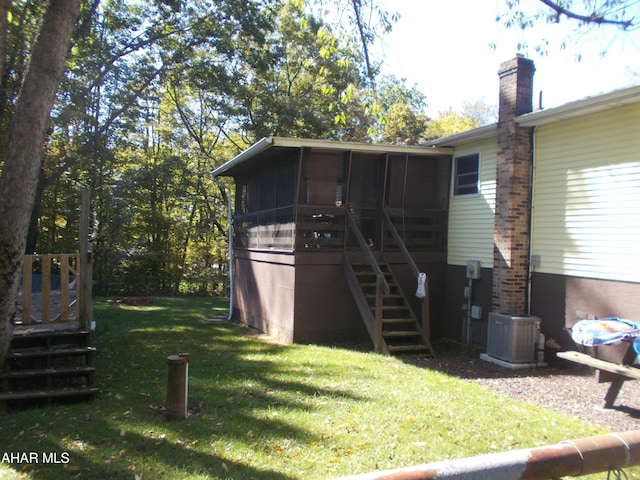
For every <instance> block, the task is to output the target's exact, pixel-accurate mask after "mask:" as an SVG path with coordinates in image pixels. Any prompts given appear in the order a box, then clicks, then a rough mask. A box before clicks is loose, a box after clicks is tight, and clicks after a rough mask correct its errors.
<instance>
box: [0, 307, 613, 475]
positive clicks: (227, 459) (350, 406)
mask: <svg viewBox="0 0 640 480" xmlns="http://www.w3.org/2000/svg"><path fill="white" fill-rule="evenodd" d="M225 309H226V303H225V301H224V300H223V299H185V298H154V300H153V304H152V305H147V306H138V307H135V306H124V305H122V306H115V305H110V304H109V303H108V302H107V300H106V299H101V300H98V301H97V302H96V303H95V318H96V320H97V329H96V333H95V334H94V335H93V336H92V344H93V345H95V346H96V347H97V352H98V353H97V354H96V356H95V360H94V366H95V367H96V369H97V370H96V384H97V385H98V387H99V388H100V395H99V396H98V398H97V399H96V400H95V401H92V402H90V403H81V404H76V405H60V406H56V407H46V408H41V409H36V410H27V411H22V412H20V411H18V412H12V413H11V414H10V415H4V416H1V417H0V434H2V436H3V437H4V438H6V439H7V442H8V443H7V445H9V444H10V445H11V450H10V451H12V452H43V451H46V452H58V453H59V454H61V453H63V452H67V453H68V454H69V460H70V461H69V463H68V464H58V465H44V464H32V465H6V464H3V465H1V466H0V475H2V474H4V475H6V476H7V477H9V478H14V477H13V475H14V474H15V475H20V474H23V475H24V476H25V477H27V476H28V478H38V479H40V480H48V479H59V478H65V479H67V478H71V477H76V478H83V479H103V478H153V479H176V478H181V479H205V478H209V479H212V478H213V479H224V478H233V479H238V480H240V479H247V480H248V479H251V478H260V479H274V480H276V479H282V480H284V479H305V480H307V479H326V478H335V477H339V476H346V475H353V474H358V473H365V472H369V471H373V470H383V469H389V468H397V467H402V466H410V465H416V464H423V463H428V462H434V461H441V460H445V459H448V458H461V457H465V456H472V455H479V454H485V453H496V452H500V451H509V450H517V449H522V448H529V447H534V446H542V445H548V444H554V443H557V442H560V441H563V440H568V439H573V438H580V437H584V436H590V435H596V434H599V433H604V432H603V431H602V430H601V429H599V428H597V427H595V426H593V425H590V424H587V423H584V422H581V421H579V420H577V419H575V418H569V417H566V416H563V415H560V414H558V413H554V412H551V411H548V410H545V409H542V408H539V407H536V406H532V405H530V404H527V403H524V402H519V401H514V400H511V399H508V398H506V397H503V396H501V395H499V394H496V392H495V391H493V390H490V389H488V388H485V387H481V386H478V385H476V384H475V383H474V382H472V381H465V380H462V379H459V378H455V377H452V376H448V375H445V374H442V373H439V372H437V371H433V370H429V369H427V368H420V367H417V366H413V365H410V364H405V363H402V362H401V361H400V360H399V359H396V358H391V357H384V356H380V355H376V354H373V353H366V352H356V351H350V350H346V349H342V348H331V347H321V346H311V345H309V346H283V345H277V344H273V343H266V342H263V341H261V340H259V339H257V338H255V337H253V336H251V335H249V333H250V332H249V331H248V330H247V329H246V328H242V327H240V326H238V325H234V324H228V323H205V322H204V321H203V320H204V319H205V318H211V317H216V316H221V315H223V314H224V312H225ZM179 352H188V353H189V354H190V361H189V370H188V372H189V383H188V385H189V390H188V409H189V413H190V417H189V419H187V420H184V421H167V420H165V418H164V404H165V400H166V388H167V367H166V365H167V362H166V358H167V356H169V355H174V354H176V353H179ZM21 467H22V468H24V470H22V471H21V472H20V470H21ZM602 478H604V474H603V477H602Z"/></svg>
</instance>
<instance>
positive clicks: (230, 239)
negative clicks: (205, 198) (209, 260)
mask: <svg viewBox="0 0 640 480" xmlns="http://www.w3.org/2000/svg"><path fill="white" fill-rule="evenodd" d="M226 191H227V215H228V216H227V221H228V222H229V227H228V233H227V241H228V243H229V316H228V317H227V320H228V321H231V320H232V319H233V301H234V295H233V291H234V285H233V280H234V278H233V277H234V275H233V263H234V262H233V212H232V210H231V190H230V189H228V188H227V189H226Z"/></svg>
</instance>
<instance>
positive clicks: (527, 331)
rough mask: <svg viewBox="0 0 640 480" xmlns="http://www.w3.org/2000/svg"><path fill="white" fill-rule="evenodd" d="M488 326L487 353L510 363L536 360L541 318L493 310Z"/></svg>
mask: <svg viewBox="0 0 640 480" xmlns="http://www.w3.org/2000/svg"><path fill="white" fill-rule="evenodd" d="M488 327H489V329H488V332H487V355H489V356H490V357H493V358H497V359H499V360H503V361H505V362H510V363H530V362H534V361H535V352H536V342H537V340H538V335H539V333H540V318H538V317H534V316H531V315H518V314H509V313H498V312H491V313H489V326H488Z"/></svg>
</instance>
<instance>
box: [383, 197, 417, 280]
mask: <svg viewBox="0 0 640 480" xmlns="http://www.w3.org/2000/svg"><path fill="white" fill-rule="evenodd" d="M382 219H383V220H384V224H385V226H386V227H387V229H388V230H389V232H391V236H392V237H393V240H394V241H395V242H396V246H397V247H398V248H399V249H400V253H401V254H402V256H403V257H404V261H405V262H407V265H408V266H409V269H410V270H411V273H412V274H413V277H414V278H416V279H417V278H418V275H420V270H418V266H417V265H416V262H415V261H414V260H413V257H412V256H411V254H410V253H409V250H407V246H406V245H405V244H404V241H403V240H402V237H400V234H399V233H398V230H397V229H396V227H395V225H394V224H393V222H392V221H391V218H390V217H389V214H388V213H387V210H386V209H384V208H383V209H382Z"/></svg>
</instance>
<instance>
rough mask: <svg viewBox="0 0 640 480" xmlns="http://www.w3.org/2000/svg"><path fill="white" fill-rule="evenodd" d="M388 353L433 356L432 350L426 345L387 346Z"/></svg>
mask: <svg viewBox="0 0 640 480" xmlns="http://www.w3.org/2000/svg"><path fill="white" fill-rule="evenodd" d="M387 348H388V349H389V353H391V354H396V355H403V354H404V355H409V354H420V353H421V354H425V355H433V350H431V348H430V347H428V346H427V345H387Z"/></svg>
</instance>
